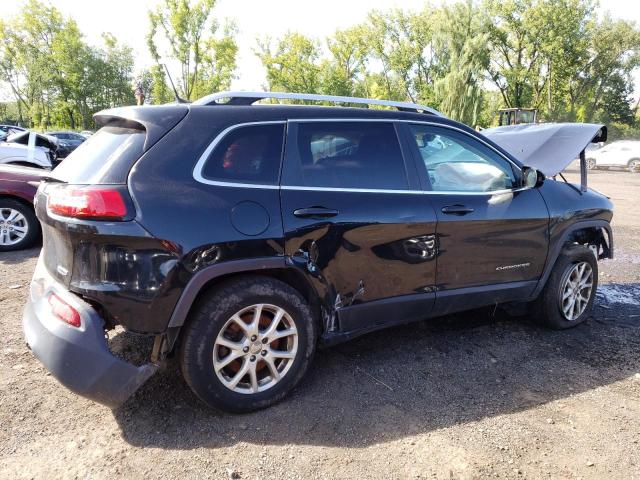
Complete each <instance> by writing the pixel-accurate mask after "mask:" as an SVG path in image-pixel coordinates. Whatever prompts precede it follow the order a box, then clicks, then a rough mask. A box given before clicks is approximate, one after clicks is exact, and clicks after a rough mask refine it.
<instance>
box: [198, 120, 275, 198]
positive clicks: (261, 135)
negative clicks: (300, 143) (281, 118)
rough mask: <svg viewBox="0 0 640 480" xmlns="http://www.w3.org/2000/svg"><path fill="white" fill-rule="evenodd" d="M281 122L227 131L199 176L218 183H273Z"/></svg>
mask: <svg viewBox="0 0 640 480" xmlns="http://www.w3.org/2000/svg"><path fill="white" fill-rule="evenodd" d="M283 136H284V124H262V125H247V126H244V127H238V128H236V129H234V130H232V131H230V132H229V133H228V134H227V135H226V136H225V137H224V138H223V139H222V140H221V141H220V142H219V143H218V144H217V145H216V147H215V148H214V149H213V151H212V152H211V154H210V155H209V157H208V158H207V161H206V163H205V164H204V167H203V169H202V177H203V178H205V179H207V180H216V181H221V182H242V183H256V184H267V185H275V184H277V183H278V175H279V173H280V160H281V158H282V145H283Z"/></svg>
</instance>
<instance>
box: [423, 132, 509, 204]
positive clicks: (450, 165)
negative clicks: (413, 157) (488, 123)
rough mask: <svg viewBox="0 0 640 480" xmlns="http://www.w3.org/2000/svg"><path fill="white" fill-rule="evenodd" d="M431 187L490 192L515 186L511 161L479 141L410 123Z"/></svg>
mask: <svg viewBox="0 0 640 480" xmlns="http://www.w3.org/2000/svg"><path fill="white" fill-rule="evenodd" d="M410 131H411V136H412V138H413V139H414V140H415V142H416V146H417V147H418V151H419V152H420V157H421V159H422V162H423V163H424V166H425V169H426V174H427V175H428V177H429V183H430V184H431V189H432V190H435V191H451V192H493V191H496V190H508V189H512V188H515V186H516V179H515V175H514V173H513V169H512V167H511V164H510V163H509V162H508V161H507V160H506V159H504V158H502V157H501V156H500V155H498V154H497V153H496V152H494V151H493V150H491V149H489V148H488V147H485V146H484V145H482V144H481V143H480V142H479V141H477V140H475V139H474V138H472V137H470V136H469V135H466V134H464V133H461V132H460V133H459V132H456V131H453V130H450V129H446V128H441V127H434V126H431V125H417V124H412V125H410Z"/></svg>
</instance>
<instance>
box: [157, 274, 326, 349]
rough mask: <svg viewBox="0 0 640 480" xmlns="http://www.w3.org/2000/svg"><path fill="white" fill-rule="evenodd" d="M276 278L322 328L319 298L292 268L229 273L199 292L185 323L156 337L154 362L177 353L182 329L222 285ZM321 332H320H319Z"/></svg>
mask: <svg viewBox="0 0 640 480" xmlns="http://www.w3.org/2000/svg"><path fill="white" fill-rule="evenodd" d="M251 277H254V278H260V277H267V278H274V279H276V280H280V281H281V282H283V283H286V284H287V285H289V286H290V287H291V288H293V289H294V290H296V291H298V292H299V293H300V294H301V295H302V297H303V298H304V299H305V301H306V302H307V303H308V304H309V307H310V309H311V312H312V314H313V319H312V320H313V322H315V323H316V327H317V328H318V329H320V327H321V308H320V303H319V302H318V296H317V294H316V292H315V291H314V289H313V287H312V286H311V285H310V284H309V282H308V281H307V280H306V279H305V278H304V276H303V275H302V274H301V273H299V272H297V271H296V270H295V269H291V268H281V269H280V268H274V269H260V270H250V271H242V272H235V273H228V274H224V275H220V276H217V277H214V278H212V279H210V280H209V281H208V282H206V283H205V284H204V285H203V286H202V287H201V288H200V290H199V291H198V293H197V295H196V296H195V298H194V299H193V301H192V302H191V305H189V310H188V313H187V314H186V316H185V318H184V321H183V322H182V323H181V324H180V325H179V326H170V327H169V328H168V329H167V331H166V332H165V333H163V334H161V335H158V336H157V337H156V343H155V345H154V361H159V360H160V359H162V357H163V356H166V355H168V354H173V353H175V352H174V351H175V347H176V346H177V345H179V340H180V336H181V331H182V329H183V328H184V327H185V326H186V325H187V323H188V322H189V317H190V315H191V313H192V312H193V310H194V309H195V308H196V305H197V304H198V303H199V302H200V301H201V300H202V299H203V298H206V297H209V296H210V295H212V294H213V292H215V291H216V290H217V289H218V288H220V286H221V285H223V284H226V283H228V282H231V281H235V280H239V279H241V278H242V279H246V278H251ZM319 331H320V330H319Z"/></svg>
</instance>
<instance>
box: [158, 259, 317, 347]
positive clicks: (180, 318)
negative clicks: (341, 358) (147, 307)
mask: <svg viewBox="0 0 640 480" xmlns="http://www.w3.org/2000/svg"><path fill="white" fill-rule="evenodd" d="M251 275H254V276H260V277H270V278H275V279H277V280H280V281H282V282H284V283H286V284H287V285H289V286H290V287H291V288H293V289H295V290H296V291H298V292H299V293H300V294H301V295H302V296H303V297H304V299H305V300H306V301H307V303H308V304H309V306H310V308H311V311H312V313H313V315H314V318H313V321H314V322H316V326H319V325H320V319H321V315H320V312H321V309H320V302H319V300H318V299H319V297H318V294H317V292H316V290H315V288H314V287H313V286H312V284H311V283H310V282H309V281H308V279H307V278H306V277H305V275H304V274H303V273H302V272H300V271H299V270H298V269H297V268H294V267H291V266H289V265H287V264H286V261H285V259H284V257H267V258H256V259H245V260H235V261H229V262H224V263H221V264H219V265H213V266H210V267H207V268H205V269H203V270H201V271H199V272H197V273H196V274H195V275H194V276H193V277H192V278H191V280H190V281H189V283H188V284H187V286H186V287H185V289H184V291H183V292H182V295H181V296H180V299H179V300H178V303H177V304H176V306H175V308H174V309H173V313H172V314H171V318H170V320H169V324H168V326H167V331H171V330H172V331H173V332H177V330H178V329H181V328H182V327H183V326H184V325H185V323H186V321H187V319H188V318H189V314H190V312H191V310H192V309H193V307H194V305H196V303H197V302H198V300H199V299H200V298H202V296H204V295H207V294H208V293H209V292H211V291H212V290H213V289H215V288H216V287H217V286H219V285H220V284H221V283H223V282H226V281H229V280H232V279H235V278H240V277H247V276H251ZM172 337H174V342H172V344H174V345H175V343H176V341H177V337H178V334H176V333H174V335H172Z"/></svg>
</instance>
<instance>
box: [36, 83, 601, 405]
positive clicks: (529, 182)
mask: <svg viewBox="0 0 640 480" xmlns="http://www.w3.org/2000/svg"><path fill="white" fill-rule="evenodd" d="M265 98H269V99H273V98H277V99H285V100H303V101H306V102H312V101H321V102H325V105H326V103H328V102H329V103H330V102H333V103H338V102H346V103H348V104H350V105H352V107H327V106H309V105H276V104H263V105H258V104H255V105H254V103H256V102H258V101H260V100H263V99H265ZM358 104H369V105H376V106H386V107H395V108H396V109H397V111H396V110H390V109H380V108H378V109H365V108H357V107H353V105H358ZM95 119H96V122H98V123H99V124H101V125H102V128H101V129H100V130H99V131H98V132H97V133H96V134H95V135H93V136H92V137H91V138H90V139H89V140H87V141H86V142H85V143H84V144H83V145H81V146H80V147H79V148H78V149H77V150H76V151H75V152H73V153H72V154H71V155H70V156H69V157H68V158H67V159H66V160H65V161H64V162H63V163H62V164H61V166H60V167H59V168H57V169H55V170H54V171H53V172H52V173H51V176H50V177H49V178H48V179H47V180H46V181H45V182H43V184H42V185H41V186H40V188H39V190H38V193H37V196H36V211H37V216H38V218H39V219H40V221H41V222H42V224H43V239H44V240H43V249H42V253H41V255H40V259H39V261H38V265H37V268H36V271H35V273H34V276H33V281H32V283H31V290H30V296H29V300H28V302H27V305H26V309H25V313H24V331H25V336H26V339H27V342H28V344H29V346H30V347H31V349H32V350H33V353H34V354H35V355H36V356H37V357H38V358H39V359H40V361H41V362H42V363H43V364H44V365H45V367H46V368H47V369H48V370H49V371H50V372H51V373H52V374H53V375H54V376H55V377H56V378H57V379H58V380H59V381H60V382H62V383H63V384H64V385H66V386H67V387H68V388H70V389H71V390H73V391H75V392H77V393H78V394H80V395H84V396H86V397H89V398H92V399H94V400H96V401H98V402H101V403H104V404H106V405H109V406H111V407H116V406H118V405H119V404H121V403H122V402H123V401H124V400H126V399H127V398H128V397H129V396H130V395H131V394H132V393H133V392H134V391H135V390H136V389H137V388H138V387H139V386H140V385H141V384H142V383H143V382H144V381H145V380H146V379H147V378H148V377H149V376H150V375H151V374H153V372H154V371H155V370H156V369H157V366H158V364H159V363H160V362H161V361H162V360H163V359H165V358H166V357H167V356H168V355H170V354H173V353H175V354H176V355H177V356H178V358H179V360H180V363H181V368H182V372H183V375H184V378H185V380H186V382H187V383H188V384H189V386H190V387H191V388H192V389H193V391H194V392H195V393H196V394H197V396H198V397H200V398H201V399H202V400H203V401H204V402H205V403H207V404H208V405H211V406H213V407H217V408H220V409H223V410H226V411H231V412H247V411H251V410H254V409H259V408H263V407H266V406H268V405H271V404H273V403H274V402H276V401H278V400H280V399H282V398H283V397H284V396H285V395H286V394H287V392H289V391H290V390H291V389H292V388H293V387H294V386H295V385H296V384H297V383H298V382H299V381H300V379H301V378H302V377H303V375H304V373H305V371H306V370H307V368H308V367H309V364H310V362H311V359H312V358H313V354H314V350H315V348H316V346H317V345H318V344H325V345H326V344H334V343H337V342H341V341H344V340H348V339H350V338H353V337H355V336H357V335H361V334H363V333H366V332H370V331H373V330H377V329H380V328H383V327H387V326H389V325H396V324H401V323H407V322H412V321H417V320H423V319H426V318H429V317H435V316H439V315H443V314H449V313H452V312H458V311H462V310H468V309H472V308H476V307H482V306H487V305H498V304H505V303H508V304H513V303H514V302H521V303H523V304H526V305H527V306H528V307H529V309H530V311H531V312H533V315H534V316H535V318H537V319H538V320H539V321H540V322H542V323H544V324H546V325H548V326H550V327H553V328H567V327H572V326H574V325H577V324H579V323H580V322H582V321H583V320H585V318H587V317H588V316H589V315H590V312H591V310H592V307H593V302H594V298H595V292H596V288H597V283H598V264H597V261H598V259H602V258H611V257H612V254H613V245H612V235H611V228H610V221H611V218H612V204H611V202H610V201H609V200H608V199H607V198H606V197H604V196H603V195H600V194H599V193H597V192H594V191H592V190H589V189H587V187H586V167H585V162H584V148H585V147H586V146H587V144H588V143H589V142H591V141H598V142H599V141H603V140H604V139H605V138H606V128H605V127H604V126H601V125H576V124H566V125H529V126H516V127H504V128H498V129H494V130H488V131H485V132H483V133H482V134H481V133H478V132H475V131H474V130H472V129H470V128H468V127H466V126H465V125H462V124H460V123H457V122H454V121H451V120H449V119H447V118H445V117H443V116H442V115H440V114H439V113H438V112H436V111H435V110H432V109H430V108H428V107H424V106H420V105H414V104H408V103H397V102H386V101H379V100H365V99H356V98H345V97H325V96H317V95H316V96H314V95H303V94H274V93H247V92H241V93H230V92H225V93H220V94H216V95H211V96H209V97H205V98H203V99H201V100H199V101H196V102H195V103H193V104H175V105H166V106H157V107H130V108H119V109H113V110H108V111H104V112H101V113H98V114H97V115H96V116H95ZM579 155H580V156H581V158H582V162H581V170H582V174H583V178H582V183H581V184H577V185H574V184H572V183H569V182H567V181H562V180H564V178H563V179H562V180H561V179H560V178H558V179H557V180H556V175H560V176H561V175H562V173H561V171H562V170H563V169H564V168H565V166H566V165H567V164H568V163H569V162H570V161H571V160H573V159H575V158H576V157H578V156H579ZM524 164H526V165H527V166H524ZM534 167H535V168H534ZM116 326H123V327H124V328H125V329H127V330H130V331H133V332H137V333H141V334H147V335H153V336H155V343H154V347H153V351H152V352H150V358H149V361H148V363H145V364H144V365H142V366H135V365H133V364H131V363H128V362H127V361H125V360H123V359H120V358H118V357H116V356H115V355H114V354H112V352H111V351H110V349H109V345H108V343H107V341H106V339H105V331H108V330H110V329H113V328H115V327H116Z"/></svg>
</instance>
